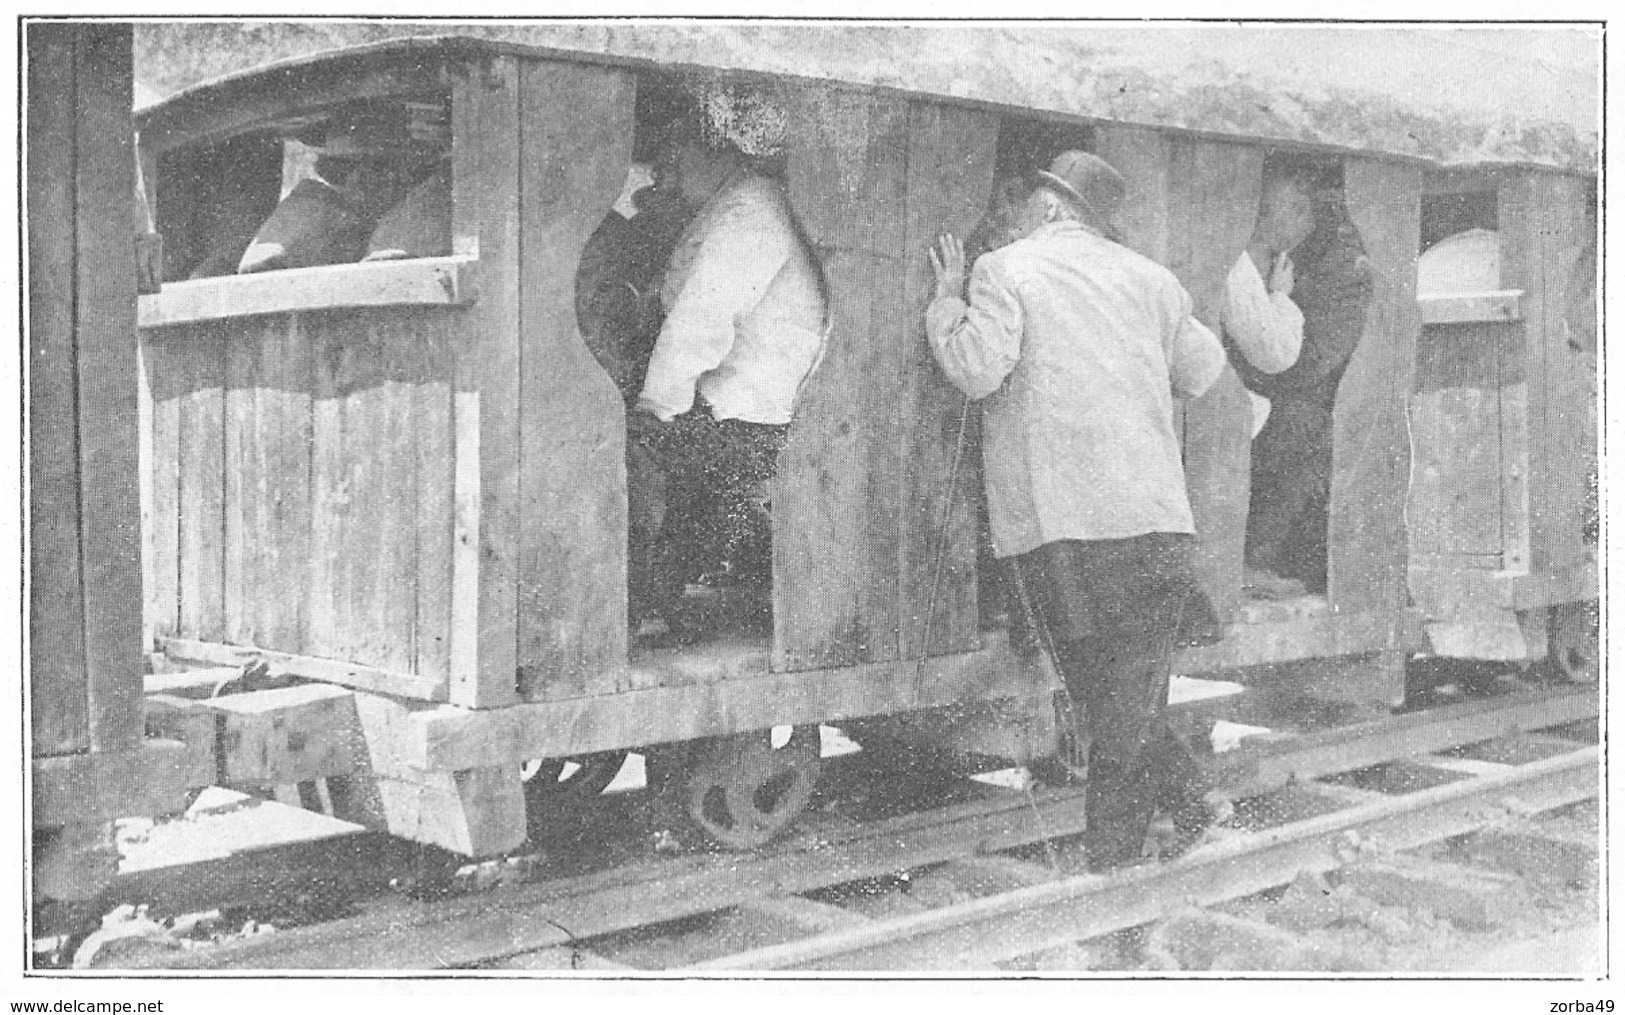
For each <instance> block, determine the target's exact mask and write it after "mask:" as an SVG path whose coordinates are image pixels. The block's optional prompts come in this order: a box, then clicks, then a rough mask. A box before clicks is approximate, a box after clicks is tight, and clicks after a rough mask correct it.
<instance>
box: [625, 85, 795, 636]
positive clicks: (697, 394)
mask: <svg viewBox="0 0 1625 1015" xmlns="http://www.w3.org/2000/svg"><path fill="white" fill-rule="evenodd" d="M783 143H784V117H783V112H782V110H778V109H776V107H773V106H771V105H769V104H768V103H766V102H764V101H762V100H761V99H760V98H759V97H757V96H755V95H753V94H751V93H748V92H739V91H734V90H727V89H715V90H713V91H712V93H711V94H710V95H708V96H706V97H704V99H703V101H702V102H701V103H700V108H699V110H697V115H694V116H692V117H689V118H687V119H685V120H683V121H682V122H680V123H678V124H677V125H676V126H675V127H674V128H673V134H672V137H671V142H670V145H669V152H668V155H667V157H666V161H665V165H664V166H663V167H662V172H663V173H668V174H670V175H671V177H672V178H673V179H674V180H675V182H676V185H677V187H678V188H679V190H680V192H681V194H682V196H683V200H684V202H685V203H687V204H688V205H689V206H690V207H691V208H694V209H696V210H697V213H696V214H695V215H694V217H693V219H692V220H691V221H690V222H689V224H688V226H687V227H686V228H685V229H684V231H683V233H682V235H681V237H680V238H679V239H678V241H677V245H676V249H675V250H673V252H672V255H671V259H670V261H669V263H668V264H667V266H666V272H665V279H664V283H663V285H662V289H661V304H662V307H663V309H664V311H665V320H664V322H663V323H662V325H661V329H660V334H659V337H658V338H657V339H656V340H655V344H654V351H653V353H652V355H651V356H650V358H649V365H648V371H647V373H646V374H645V375H644V379H643V388H642V391H641V392H640V393H639V395H638V398H637V401H636V403H635V406H634V411H633V412H631V413H629V416H628V426H629V428H630V430H631V434H632V438H633V439H634V440H636V441H637V442H638V443H640V444H641V445H642V446H644V447H645V448H647V449H649V450H650V451H651V452H652V453H653V455H654V457H655V458H656V459H657V460H658V462H659V463H660V466H661V468H662V470H663V471H664V472H665V475H666V505H667V512H666V516H665V519H664V521H663V522H662V526H661V532H660V535H659V537H658V539H657V542H656V547H655V554H654V556H655V565H654V567H653V572H654V573H653V575H652V581H651V586H652V591H653V596H654V598H655V599H656V600H657V601H658V603H659V605H657V606H656V607H655V610H656V612H659V613H660V614H661V615H662V618H663V619H664V620H665V622H666V625H667V627H668V628H669V629H670V633H671V634H672V635H675V636H678V637H689V636H692V634H693V633H694V632H693V630H692V625H687V626H689V627H690V630H688V631H686V632H685V631H683V630H681V629H682V628H684V627H685V617H684V615H683V613H684V611H683V610H682V597H683V591H684V586H685V585H686V584H687V583H689V582H691V581H695V580H697V579H698V578H700V577H701V575H702V574H705V573H710V574H712V575H716V576H718V577H722V576H723V574H722V573H725V574H726V577H728V578H729V579H731V580H736V581H737V583H738V585H739V586H740V587H741V588H742V589H743V590H744V591H746V592H748V593H753V594H754V596H755V602H756V605H757V607H758V610H757V612H758V613H760V612H762V611H765V610H767V609H768V608H769V607H768V602H769V596H768V593H769V592H770V591H771V550H770V542H769V540H770V532H771V528H770V526H769V524H768V519H767V515H766V510H765V507H764V503H765V495H764V493H763V491H764V490H765V488H766V483H767V482H768V480H770V479H771V478H772V477H773V475H774V474H775V472H776V470H777V462H778V456H779V452H780V450H781V449H782V448H783V447H784V443H785V440H786V438H787V436H788V433H789V426H790V418H791V415H792V412H793V410H794V407H795V400H796V396H797V394H798V393H799V392H800V389H801V384H802V382H803V381H804V380H805V379H806V378H807V375H808V374H810V373H811V372H812V370H813V368H814V366H815V365H816V364H817V362H818V359H819V357H820V355H821V354H822V351H823V346H824V334H825V324H826V319H827V314H826V306H827V296H826V293H825V287H824V281H823V276H822V273H821V271H820V269H819V267H818V264H817V262H816V261H815V259H814V258H813V253H812V250H811V249H810V248H809V246H808V245H807V243H806V241H805V240H804V239H803V237H802V233H801V229H800V227H799V225H798V224H797V223H796V220H795V216H794V213H793V212H792V211H791V208H790V202H789V199H788V197H787V196H786V194H785V191H784V185H783V183H782V182H781V181H780V180H779V179H777V178H776V177H775V176H774V175H772V174H771V173H769V172H767V171H765V170H766V168H767V167H768V166H769V165H770V164H771V163H772V161H773V160H774V158H775V157H776V156H777V155H778V154H780V153H781V151H782V147H783ZM634 507H635V506H634Z"/></svg>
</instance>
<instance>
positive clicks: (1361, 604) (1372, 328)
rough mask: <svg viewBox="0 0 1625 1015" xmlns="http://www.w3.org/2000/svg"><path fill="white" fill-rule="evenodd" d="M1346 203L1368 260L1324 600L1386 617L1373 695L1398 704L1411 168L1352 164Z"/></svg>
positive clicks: (1414, 320)
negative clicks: (1366, 299)
mask: <svg viewBox="0 0 1625 1015" xmlns="http://www.w3.org/2000/svg"><path fill="white" fill-rule="evenodd" d="M1343 193H1344V202H1345V204H1346V205H1347V207H1348V212H1349V218H1350V219H1351V220H1352V221H1353V223H1354V226H1355V228H1356V229H1358V230H1359V233H1360V239H1361V241H1362V242H1363V244H1364V246H1365V250H1366V255H1367V257H1369V258H1370V261H1371V278H1372V283H1373V290H1372V298H1371V304H1370V309H1369V310H1368V311H1367V313H1366V322H1365V334H1364V336H1363V337H1362V338H1361V339H1360V344H1359V346H1358V347H1356V349H1355V350H1354V355H1353V357H1352V358H1351V359H1350V361H1349V365H1348V369H1347V371H1346V372H1345V373H1344V374H1343V380H1342V383H1341V384H1340V385H1339V387H1338V390H1337V403H1336V406H1335V407H1334V409H1333V452H1332V489H1331V517H1330V520H1329V523H1328V530H1327V547H1328V559H1327V568H1328V576H1327V584H1328V589H1327V595H1328V598H1329V599H1330V600H1331V605H1332V609H1333V610H1334V611H1335V612H1337V613H1340V614H1346V613H1354V612H1369V613H1373V614H1375V615H1377V616H1379V617H1381V618H1382V620H1383V623H1384V626H1385V629H1386V632H1387V634H1386V636H1385V637H1384V639H1383V648H1382V666H1381V680H1382V681H1383V684H1382V686H1381V687H1379V688H1377V689H1376V691H1377V695H1376V696H1377V697H1382V698H1386V700H1387V701H1388V702H1390V703H1391V704H1398V703H1399V702H1400V701H1402V700H1403V699H1404V655H1405V652H1404V637H1403V636H1404V613H1405V603H1406V575H1405V561H1406V534H1405V511H1404V506H1405V496H1406V488H1407V484H1408V481H1409V474H1410V442H1409V438H1408V435H1407V424H1406V402H1407V398H1408V397H1409V395H1410V390H1411V378H1412V376H1413V371H1414V369H1415V361H1416V342H1417V338H1418V336H1419V334H1420V332H1421V327H1422V323H1421V314H1420V312H1419V311H1418V309H1417V305H1416V257H1417V251H1418V249H1419V247H1420V245H1421V173H1420V170H1418V169H1417V167H1415V166H1413V165H1406V164H1398V163H1389V162H1379V161H1377V160H1375V159H1364V158H1351V159H1348V160H1347V161H1346V162H1345V163H1344V166H1343Z"/></svg>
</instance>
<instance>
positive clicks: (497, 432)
mask: <svg viewBox="0 0 1625 1015" xmlns="http://www.w3.org/2000/svg"><path fill="white" fill-rule="evenodd" d="M519 75H520V70H519V61H518V60H517V59H516V58H513V57H507V56H491V57H486V58H484V59H477V60H474V61H471V62H470V63H469V64H468V65H466V66H465V67H463V68H460V71H459V74H458V75H457V77H456V78H455V80H454V81H453V84H452V111H451V114H452V136H453V138H454V139H461V143H456V142H455V141H454V148H453V152H452V180H453V193H452V209H453V212H452V215H453V221H452V244H453V249H454V250H455V251H456V252H457V253H460V254H475V255H478V257H479V300H478V301H477V302H476V303H475V304H474V305H473V306H471V307H469V308H468V310H467V312H466V313H465V314H464V315H463V317H462V328H461V330H460V332H459V334H458V340H457V347H456V361H457V362H456V389H455V395H454V397H453V410H452V414H453V420H452V429H453V433H454V434H455V438H454V448H453V454H454V457H455V459H456V462H457V469H456V473H455V478H454V484H453V501H454V503H453V514H454V518H455V528H454V543H453V555H452V604H451V609H452V624H451V686H450V695H451V701H452V702H453V703H454V704H458V705H466V706H469V707H473V708H489V707H495V706H499V705H506V704H511V703H512V702H514V701H515V700H517V695H518V686H517V684H518V681H517V671H518V650H519V639H518V630H519V621H518V593H519V566H520V562H519V552H520V528H521V521H520V517H519V513H520V505H519V472H520V461H521V458H520V454H521V452H520V406H519V387H520V351H519V328H520V323H519V298H520V297H519V264H520V240H519V237H520V228H521V226H520V222H521V219H520V181H521V179H522V178H523V176H522V173H521V169H520V119H521V118H520V104H519V98H520V77H519Z"/></svg>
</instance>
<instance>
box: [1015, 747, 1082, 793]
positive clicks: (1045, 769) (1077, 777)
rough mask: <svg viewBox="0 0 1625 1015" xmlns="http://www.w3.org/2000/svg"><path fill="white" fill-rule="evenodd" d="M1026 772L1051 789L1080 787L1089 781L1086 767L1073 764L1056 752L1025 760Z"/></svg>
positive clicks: (1034, 779) (1035, 780)
mask: <svg viewBox="0 0 1625 1015" xmlns="http://www.w3.org/2000/svg"><path fill="white" fill-rule="evenodd" d="M1027 774H1028V775H1030V776H1032V777H1033V781H1034V782H1037V783H1039V784H1040V785H1043V786H1047V787H1049V788H1051V789H1082V788H1083V787H1084V786H1085V785H1087V784H1088V781H1089V770H1088V768H1086V767H1084V766H1081V765H1073V764H1071V763H1069V762H1068V761H1067V760H1066V759H1064V758H1062V757H1061V756H1060V755H1057V754H1052V755H1050V756H1049V757H1047V758H1035V759H1034V760H1032V761H1029V762H1027Z"/></svg>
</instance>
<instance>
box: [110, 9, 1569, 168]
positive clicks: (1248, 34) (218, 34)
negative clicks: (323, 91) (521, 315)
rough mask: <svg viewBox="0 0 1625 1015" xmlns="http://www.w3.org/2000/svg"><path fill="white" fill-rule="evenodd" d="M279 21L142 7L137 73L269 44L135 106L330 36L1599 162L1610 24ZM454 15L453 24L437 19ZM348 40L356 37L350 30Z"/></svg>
mask: <svg viewBox="0 0 1625 1015" xmlns="http://www.w3.org/2000/svg"><path fill="white" fill-rule="evenodd" d="M273 27H275V28H276V29H278V30H277V31H270V32H268V31H267V26H266V24H265V23H263V22H251V23H246V24H238V25H232V24H218V23H216V24H197V23H178V24H162V23H142V24H138V25H137V28H136V31H137V75H138V77H142V78H143V79H144V80H146V81H147V82H148V83H149V84H153V83H160V84H169V85H170V86H171V87H175V86H181V85H188V84H189V81H188V80H187V79H186V77H185V73H184V71H182V72H181V73H179V74H177V73H176V72H175V71H174V69H173V68H169V67H165V66H163V65H162V64H163V62H164V61H166V60H172V57H173V56H174V54H176V53H188V52H190V53H198V52H212V53H225V54H229V55H228V56H227V57H226V59H229V60H230V61H231V63H230V65H234V66H242V65H243V64H244V63H256V62H263V61H275V62H272V63H268V64H266V65H264V66H260V67H256V68H255V69H252V70H248V71H243V72H240V73H235V74H230V75H227V76H224V77H219V78H216V79H214V80H212V81H207V82H204V83H202V84H195V85H190V87H185V88H184V91H183V92H182V93H181V95H177V96H173V97H171V98H170V99H167V100H164V101H162V102H159V103H157V104H156V105H154V106H151V107H149V108H148V109H146V110H143V111H142V113H141V115H140V116H138V121H139V122H141V123H147V122H150V121H152V120H154V118H156V119H157V120H162V121H165V123H166V126H170V127H180V126H181V124H180V123H179V122H177V120H179V121H184V120H185V119H186V117H185V114H184V107H186V106H189V105H191V104H192V102H194V101H195V100H197V99H204V100H205V101H206V102H210V103H213V102H219V101H226V102H230V101H234V99H233V97H234V96H239V95H242V94H244V93H245V91H247V90H249V89H252V88H253V86H254V83H256V82H260V81H262V80H264V79H265V78H266V77H267V76H271V75H278V74H288V73H298V68H299V67H301V66H306V65H309V64H310V63H312V62H314V61H317V60H326V59H332V58H334V56H335V53H334V47H335V46H338V47H339V48H340V49H341V50H348V51H349V53H350V58H353V59H364V60H372V59H395V58H400V57H404V56H407V55H408V54H410V53H412V52H414V51H415V52H417V53H418V54H419V55H426V53H425V51H427V50H440V51H442V52H448V53H449V52H454V51H457V50H460V49H464V48H465V47H473V48H489V47H501V48H509V47H513V46H518V47H523V49H524V50H525V51H530V52H535V51H538V50H551V51H553V52H556V53H559V54H561V55H568V56H573V57H576V58H582V57H585V58H589V59H595V60H604V59H608V60H611V61H614V62H630V63H633V64H649V65H656V66H666V67H677V68H687V69H697V70H702V71H703V70H707V69H709V70H715V71H724V72H741V73H747V74H771V75H775V76H784V77H799V78H811V79H818V80H826V81H834V82H845V83H849V84H855V85H862V86H872V87H879V88H886V89H895V90H898V91H902V92H907V93H913V94H924V95H932V96H939V97H944V98H948V99H950V100H958V101H966V102H975V103H990V104H994V105H998V106H1005V107H1013V108H1018V109H1027V110H1034V111H1038V112H1042V113H1052V114H1059V115H1062V116H1070V117H1078V118H1083V119H1086V120H1092V121H1118V122H1127V123H1135V124H1144V125H1150V126H1157V127H1166V128H1173V129H1180V130H1189V131H1197V132H1202V133H1206V134H1218V135H1224V136H1230V137H1240V138H1250V139H1259V140H1264V141H1272V142H1280V143H1285V144H1289V145H1303V146H1309V147H1329V148H1335V149H1344V150H1353V151H1360V152H1365V153H1369V154H1378V155H1385V156H1393V157H1401V158H1414V159H1422V160H1426V161H1429V162H1433V163H1437V164H1441V165H1459V164H1482V163H1515V164H1516V163H1522V164H1532V165H1541V166H1551V167H1555V168H1560V169H1565V170H1570V171H1574V172H1580V173H1586V174H1594V173H1595V172H1596V166H1597V160H1598V151H1599V126H1600V120H1601V109H1600V101H1599V95H1600V49H1601V34H1600V28H1599V27H1598V26H1597V25H1594V24H1565V25H1545V26H1529V25H1524V26H1499V27H1462V26H1442V25H1432V26H1427V25H1422V26H1407V27H1394V26H1382V27H1375V26H1354V25H1312V24H1302V25H1299V24H1272V25H1267V24H1258V23H1248V24H1238V23H1234V22H1227V23H1202V24H1196V23H1165V24H1152V25H1146V24H1145V23H1139V24H1135V25H1123V24H1111V23H1102V22H1045V23H1035V22H982V23H969V24H967V23H944V22H934V23H933V22H925V23H920V22H915V23H906V22H894V23H877V22H861V23H852V22H845V23H828V22H806V21H802V22H786V21H767V22H763V21H755V22H746V21H739V22H716V21H703V22H694V21H652V20H644V21H624V20H616V21H586V22H580V21H577V22H570V21H558V22H547V23H535V22H531V23H503V24H493V23H479V22H475V23H468V24H455V25H453V24H447V23H444V22H441V23H433V22H429V23H421V22H420V23H415V24H414V23H411V22H404V23H403V22H391V23H372V24H367V23H359V24H357V23H352V24H332V23H321V22H290V23H278V24H277V25H275V26H273ZM445 32H455V35H446V34H434V35H432V36H430V34H429V33H445ZM203 33H206V34H207V36H208V37H207V38H203V37H200V36H201V34H203ZM189 36H192V37H194V38H189ZM354 43H362V44H363V45H359V46H356V45H347V44H354ZM196 76H197V75H196V73H195V71H194V74H193V79H194V80H195V78H196ZM182 96H185V98H184V99H182ZM182 129H184V128H182Z"/></svg>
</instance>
